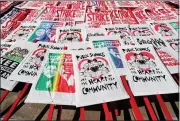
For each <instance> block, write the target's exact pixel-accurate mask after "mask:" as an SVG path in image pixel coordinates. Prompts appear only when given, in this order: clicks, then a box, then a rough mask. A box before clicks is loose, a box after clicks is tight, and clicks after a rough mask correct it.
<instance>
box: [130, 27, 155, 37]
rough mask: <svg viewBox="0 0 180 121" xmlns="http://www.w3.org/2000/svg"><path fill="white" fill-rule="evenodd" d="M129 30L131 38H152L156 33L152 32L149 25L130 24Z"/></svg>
mask: <svg viewBox="0 0 180 121" xmlns="http://www.w3.org/2000/svg"><path fill="white" fill-rule="evenodd" d="M129 30H130V32H131V36H151V35H154V32H153V31H152V30H151V28H150V26H149V25H148V24H136V25H135V24H134V25H133V24H130V25H129Z"/></svg>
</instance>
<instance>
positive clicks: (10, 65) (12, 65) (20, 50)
mask: <svg viewBox="0 0 180 121" xmlns="http://www.w3.org/2000/svg"><path fill="white" fill-rule="evenodd" d="M34 47H35V45H34V44H33V43H27V42H26V43H25V42H16V43H15V44H14V45H13V46H11V47H10V48H9V50H8V51H7V52H6V53H5V54H4V55H3V56H1V85H0V86H1V88H3V89H7V90H10V91H11V90H12V89H13V88H14V87H15V85H16V84H17V81H13V80H9V79H8V78H9V76H10V75H11V74H12V73H13V71H14V70H15V69H16V68H18V67H19V65H20V64H21V62H22V61H23V60H24V59H25V58H26V57H27V56H28V55H29V53H30V52H31V51H32V49H33V48H34Z"/></svg>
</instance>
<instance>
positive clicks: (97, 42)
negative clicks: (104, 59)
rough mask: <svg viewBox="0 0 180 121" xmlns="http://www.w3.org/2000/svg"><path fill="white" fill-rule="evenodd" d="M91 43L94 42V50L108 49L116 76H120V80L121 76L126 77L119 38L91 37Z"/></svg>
mask: <svg viewBox="0 0 180 121" xmlns="http://www.w3.org/2000/svg"><path fill="white" fill-rule="evenodd" d="M90 41H91V42H92V44H93V46H94V48H107V50H108V52H109V54H108V55H109V58H111V59H110V61H111V63H113V64H112V66H113V68H114V70H115V72H116V75H118V77H119V78H118V79H120V76H121V75H125V72H126V70H125V68H124V65H123V63H122V59H121V56H120V54H119V51H118V47H119V46H120V45H121V44H120V42H119V37H118V36H108V37H91V38H90Z"/></svg>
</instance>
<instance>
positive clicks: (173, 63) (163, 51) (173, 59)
mask: <svg viewBox="0 0 180 121" xmlns="http://www.w3.org/2000/svg"><path fill="white" fill-rule="evenodd" d="M134 40H135V42H136V44H138V45H144V44H152V45H153V46H154V48H155V50H156V52H157V54H158V55H159V57H160V59H161V61H162V62H163V64H164V65H165V66H166V67H167V69H168V70H169V72H170V73H171V74H176V73H178V67H179V65H180V63H179V62H178V57H177V55H176V54H174V50H173V49H172V48H171V47H170V46H169V45H168V44H166V43H165V42H164V40H163V39H161V38H159V37H154V36H151V37H135V38H134Z"/></svg>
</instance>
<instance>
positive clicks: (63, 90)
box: [25, 51, 76, 105]
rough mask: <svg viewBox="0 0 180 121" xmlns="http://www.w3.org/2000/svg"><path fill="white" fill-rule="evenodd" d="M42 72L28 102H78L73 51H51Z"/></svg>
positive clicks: (63, 103) (64, 103) (65, 103)
mask: <svg viewBox="0 0 180 121" xmlns="http://www.w3.org/2000/svg"><path fill="white" fill-rule="evenodd" d="M41 72H42V73H41V74H40V76H39V79H38V80H37V82H36V83H34V84H33V86H32V88H31V90H30V93H29V95H28V97H27V99H26V100H25V102H26V103H46V104H59V105H75V104H76V100H75V80H74V70H73V62H72V54H71V53H69V52H63V51H50V52H49V53H48V59H47V61H46V63H45V66H44V67H43V69H42V71H41Z"/></svg>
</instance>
